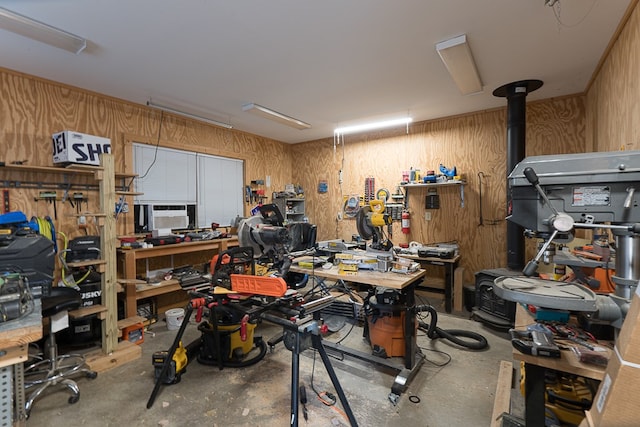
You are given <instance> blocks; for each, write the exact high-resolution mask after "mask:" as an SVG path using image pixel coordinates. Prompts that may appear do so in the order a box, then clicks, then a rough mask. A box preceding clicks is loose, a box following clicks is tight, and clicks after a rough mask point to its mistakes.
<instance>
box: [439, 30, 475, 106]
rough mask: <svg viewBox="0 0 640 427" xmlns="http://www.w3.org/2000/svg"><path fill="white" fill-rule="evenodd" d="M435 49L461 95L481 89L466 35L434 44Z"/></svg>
mask: <svg viewBox="0 0 640 427" xmlns="http://www.w3.org/2000/svg"><path fill="white" fill-rule="evenodd" d="M436 50H437V51H438V54H439V55H440V58H441V59H442V62H444V65H445V67H447V71H449V74H451V77H452V78H453V81H454V82H455V83H456V85H457V86H458V89H460V92H462V94H463V95H469V94H471V93H476V92H481V91H482V81H481V80H480V75H479V74H478V69H477V68H476V63H475V62H474V61H473V55H472V54H471V48H469V44H468V43H467V36H466V35H464V34H463V35H461V36H458V37H455V38H452V39H449V40H445V41H443V42H440V43H438V44H436Z"/></svg>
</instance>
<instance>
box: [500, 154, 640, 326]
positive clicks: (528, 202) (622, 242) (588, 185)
mask: <svg viewBox="0 0 640 427" xmlns="http://www.w3.org/2000/svg"><path fill="white" fill-rule="evenodd" d="M639 166H640V151H619V152H600V153H581V154H564V155H550V156H534V157H527V158H526V159H524V160H523V161H522V162H520V163H519V164H517V165H516V166H515V168H514V169H513V171H512V172H511V174H510V175H509V188H510V191H511V203H512V205H511V214H510V215H509V216H508V217H507V220H509V221H512V222H514V223H516V224H518V225H520V226H522V227H524V228H525V229H527V231H526V233H525V234H526V235H527V236H529V237H537V238H542V239H545V242H544V244H543V245H542V247H541V248H540V250H539V252H538V253H537V255H536V256H535V258H534V259H533V260H532V261H530V262H529V263H528V264H527V266H526V267H525V268H524V270H523V273H524V275H525V276H533V275H535V273H536V270H537V266H538V264H539V262H540V260H541V259H542V258H543V256H546V257H547V259H546V260H545V262H553V250H551V248H553V245H554V241H557V240H558V239H564V240H565V241H570V240H571V239H572V238H573V230H574V229H576V228H589V229H608V230H611V232H612V233H613V235H614V236H615V242H616V261H615V268H616V273H615V275H614V276H612V280H613V282H614V283H615V285H616V290H615V295H609V296H605V295H595V296H594V297H593V298H591V296H589V297H582V296H581V297H579V298H578V300H579V301H578V302H576V301H572V303H571V304H572V308H573V309H574V310H575V311H584V312H595V313H596V315H597V317H598V318H599V319H601V320H607V319H603V317H602V316H603V315H604V316H606V317H607V318H609V319H610V318H611V317H615V316H618V317H619V321H618V323H621V320H620V319H622V318H624V315H625V314H626V311H627V309H628V305H629V300H630V299H631V297H632V296H633V293H634V291H635V289H636V286H637V284H638V281H639V280H640V201H639V200H638V199H637V198H636V197H635V191H636V188H640V167H639ZM514 280H515V281H514ZM514 280H500V281H499V280H496V287H494V291H495V293H496V295H498V296H499V297H501V298H504V299H507V300H510V301H518V302H527V300H530V299H531V298H533V297H532V296H531V295H532V294H542V293H544V289H545V288H549V287H553V286H555V287H557V286H558V282H553V281H545V280H542V279H537V278H529V279H527V280H526V281H525V282H523V281H522V280H521V279H514ZM498 282H500V283H498ZM512 282H513V283H512ZM505 285H506V286H505ZM585 289H586V288H585ZM516 294H517V295H516ZM569 294H570V293H569ZM569 294H567V295H569ZM542 302H543V303H544V304H545V307H546V308H559V309H562V308H564V306H565V305H566V304H567V300H566V298H559V297H558V296H557V295H556V297H555V298H545V299H544V300H543V301H542ZM605 313H606V314H605ZM613 322H614V326H615V322H616V321H613Z"/></svg>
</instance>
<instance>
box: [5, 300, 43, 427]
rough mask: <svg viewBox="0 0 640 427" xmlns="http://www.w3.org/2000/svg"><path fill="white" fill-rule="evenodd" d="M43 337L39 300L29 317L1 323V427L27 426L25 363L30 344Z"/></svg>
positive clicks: (36, 301)
mask: <svg viewBox="0 0 640 427" xmlns="http://www.w3.org/2000/svg"><path fill="white" fill-rule="evenodd" d="M40 338H42V308H41V304H40V300H39V299H36V300H35V301H34V307H33V310H32V311H31V313H29V314H28V315H27V316H25V317H23V318H19V319H14V320H10V321H8V322H3V323H0V380H1V381H0V382H1V383H2V387H0V405H1V406H2V408H3V411H2V412H3V417H2V418H1V419H0V426H2V427H4V426H10V425H24V423H25V422H26V412H25V406H24V405H25V394H24V370H23V365H22V364H23V363H24V362H25V361H27V359H28V350H29V344H30V343H32V342H35V341H38V340H39V339H40ZM14 396H15V398H14ZM8 410H10V411H8ZM7 422H8V423H9V424H7ZM12 422H13V424H11V423H12Z"/></svg>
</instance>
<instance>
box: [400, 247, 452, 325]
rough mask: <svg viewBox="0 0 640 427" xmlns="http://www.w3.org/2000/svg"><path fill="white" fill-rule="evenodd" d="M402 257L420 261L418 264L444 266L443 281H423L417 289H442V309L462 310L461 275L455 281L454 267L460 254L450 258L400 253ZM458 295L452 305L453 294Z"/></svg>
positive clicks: (448, 311) (448, 310)
mask: <svg viewBox="0 0 640 427" xmlns="http://www.w3.org/2000/svg"><path fill="white" fill-rule="evenodd" d="M399 256H400V257H402V258H407V259H411V260H414V261H417V262H418V263H420V265H425V264H426V265H433V266H436V267H442V268H444V283H442V285H440V283H437V282H431V283H429V282H425V283H424V284H423V285H421V286H419V289H422V288H426V289H432V288H435V289H442V290H444V309H445V311H446V312H447V313H451V308H452V307H454V306H456V305H459V307H456V309H457V310H462V298H461V297H462V277H461V275H460V279H459V280H458V282H459V283H456V274H455V272H456V269H457V268H458V265H459V264H460V255H455V256H454V257H452V258H438V257H420V256H418V255H410V254H401V255H399ZM456 295H457V296H458V298H457V299H458V300H459V301H460V303H459V304H456V305H454V304H453V302H454V296H456Z"/></svg>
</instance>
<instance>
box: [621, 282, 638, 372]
mask: <svg viewBox="0 0 640 427" xmlns="http://www.w3.org/2000/svg"><path fill="white" fill-rule="evenodd" d="M616 348H618V350H619V352H620V356H621V357H622V360H626V361H627V362H629V363H635V364H640V286H638V287H636V292H635V293H634V294H633V299H632V300H631V307H629V311H628V312H627V315H626V317H625V319H624V323H623V324H622V328H621V329H620V334H619V335H618V339H617V340H616Z"/></svg>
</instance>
